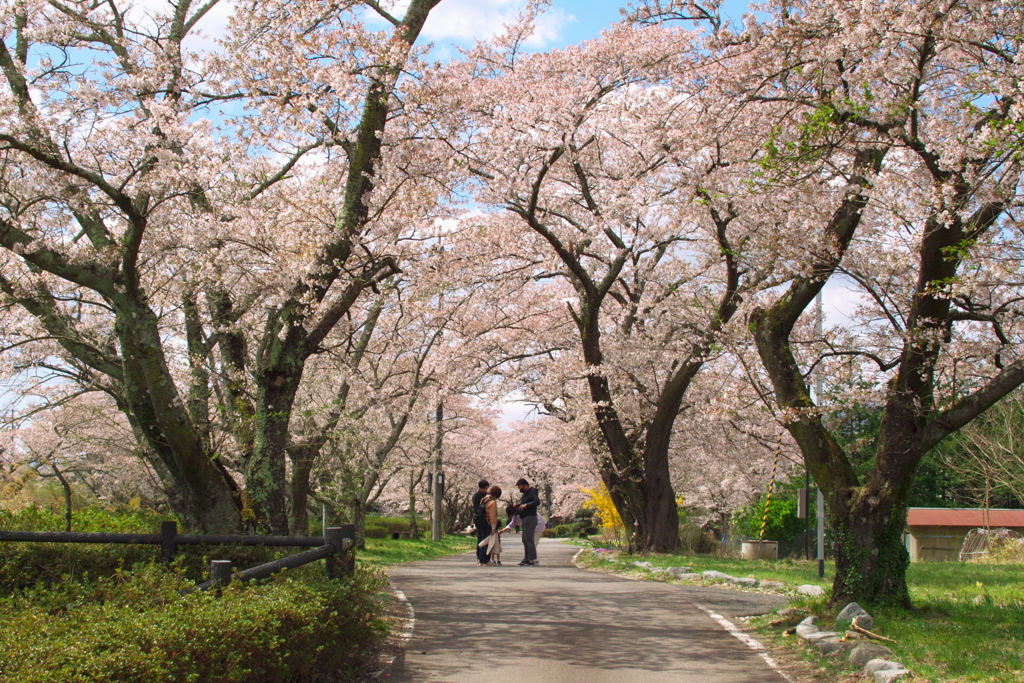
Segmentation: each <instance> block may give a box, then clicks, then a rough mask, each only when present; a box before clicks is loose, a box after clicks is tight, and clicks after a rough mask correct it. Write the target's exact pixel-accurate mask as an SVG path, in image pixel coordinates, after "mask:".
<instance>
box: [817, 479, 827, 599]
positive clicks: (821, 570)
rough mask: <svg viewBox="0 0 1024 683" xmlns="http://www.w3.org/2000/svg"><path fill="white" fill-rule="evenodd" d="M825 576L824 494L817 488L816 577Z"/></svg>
mask: <svg viewBox="0 0 1024 683" xmlns="http://www.w3.org/2000/svg"><path fill="white" fill-rule="evenodd" d="M824 577H825V496H823V495H821V489H818V578H819V579H822V578H824Z"/></svg>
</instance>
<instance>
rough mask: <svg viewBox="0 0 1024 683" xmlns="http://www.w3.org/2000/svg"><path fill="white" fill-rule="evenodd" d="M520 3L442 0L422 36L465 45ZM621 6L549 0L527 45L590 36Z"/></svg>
mask: <svg viewBox="0 0 1024 683" xmlns="http://www.w3.org/2000/svg"><path fill="white" fill-rule="evenodd" d="M396 4H397V3H396ZM523 4H524V2H523V0H442V2H441V3H440V4H439V5H438V6H437V7H436V8H435V9H434V11H433V12H432V13H431V17H430V19H429V20H428V21H427V25H426V26H425V28H424V32H423V37H424V38H425V39H427V40H429V41H433V42H435V43H436V44H437V46H438V48H439V51H441V52H443V51H444V46H445V45H451V44H455V45H460V46H467V45H469V44H471V43H472V41H473V40H474V39H480V38H486V37H488V36H490V35H493V34H494V33H495V32H497V31H499V30H500V29H501V26H502V25H503V24H505V23H507V22H509V21H511V20H512V19H514V18H515V16H516V14H517V13H518V12H519V10H520V9H521V8H522V6H523ZM624 6H625V1H624V0H622V1H620V0H553V2H552V5H551V9H550V10H549V11H548V12H546V13H545V14H544V15H543V16H542V17H541V18H540V19H539V21H538V28H537V33H536V34H535V39H534V41H533V43H534V44H533V45H532V46H531V47H533V48H534V49H538V50H543V49H550V48H557V47H565V46H566V45H573V44H576V43H579V42H581V41H584V40H588V39H590V38H594V37H596V36H597V35H598V34H599V33H600V32H601V31H602V30H603V29H606V28H608V27H609V26H611V25H612V24H613V23H615V22H616V21H619V20H620V19H621V14H620V13H619V10H620V8H622V7H624ZM747 6H748V4H747V3H746V2H744V1H743V0H726V2H725V3H724V5H723V7H724V9H723V14H725V15H726V16H729V17H731V18H734V19H739V18H740V17H741V15H742V14H743V13H744V12H746V11H747Z"/></svg>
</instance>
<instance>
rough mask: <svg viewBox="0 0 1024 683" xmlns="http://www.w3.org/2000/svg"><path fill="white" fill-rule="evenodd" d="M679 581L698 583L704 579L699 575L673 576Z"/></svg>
mask: <svg viewBox="0 0 1024 683" xmlns="http://www.w3.org/2000/svg"><path fill="white" fill-rule="evenodd" d="M672 576H674V577H676V578H677V579H679V580H680V581H700V580H701V579H703V578H704V577H703V576H701V575H700V574H673V575H672Z"/></svg>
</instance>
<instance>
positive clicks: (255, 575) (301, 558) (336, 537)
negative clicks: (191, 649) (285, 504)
mask: <svg viewBox="0 0 1024 683" xmlns="http://www.w3.org/2000/svg"><path fill="white" fill-rule="evenodd" d="M354 539H355V525H353V524H345V525H342V526H340V527H329V528H327V529H325V530H324V535H323V536H242V535H231V534H221V535H216V534H179V533H178V523H177V522H164V523H163V524H161V526H160V533H159V534H107V533H91V532H74V531H0V542H8V543H126V544H136V545H159V546H160V549H161V554H162V555H163V558H164V560H165V561H167V562H170V561H171V560H172V559H173V558H174V555H176V554H177V552H178V546H182V545H208V546H215V545H251V546H255V545H262V546H277V547H292V548H312V549H311V550H306V551H304V552H301V553H296V554H294V555H289V556H288V557H284V558H281V559H279V560H274V561H273V562H267V563H265V564H261V565H258V566H256V567H251V568H249V569H246V570H244V571H241V572H238V573H234V572H233V569H232V566H231V561H230V560H213V561H211V562H210V580H209V581H205V582H203V583H200V584H198V585H196V589H198V590H206V589H208V588H212V587H215V586H221V585H226V584H228V583H230V582H231V581H232V580H235V581H250V580H252V579H264V578H267V577H268V576H271V575H272V574H276V573H277V572H280V571H283V570H285V569H295V568H297V567H301V566H302V565H305V564H309V563H310V562H316V561H317V560H327V575H328V576H330V577H332V578H339V577H341V576H350V575H351V574H352V573H353V572H354V571H355V554H354V552H352V550H353V548H354V546H355V540H354Z"/></svg>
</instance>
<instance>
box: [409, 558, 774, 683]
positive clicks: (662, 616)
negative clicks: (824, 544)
mask: <svg viewBox="0 0 1024 683" xmlns="http://www.w3.org/2000/svg"><path fill="white" fill-rule="evenodd" d="M513 545H514V544H513V543H509V544H508V546H513ZM510 549H511V548H510ZM514 550H517V549H514ZM577 550H579V548H576V547H572V546H566V545H564V544H561V543H558V542H555V541H545V542H544V543H542V544H541V549H540V551H541V554H540V558H541V563H542V564H541V566H540V567H530V568H521V567H515V566H504V567H478V566H476V564H475V561H474V560H473V558H472V555H460V556H456V557H451V558H446V559H444V560H436V561H431V562H422V563H416V564H412V565H406V566H402V567H398V568H395V569H394V570H393V571H392V572H391V574H392V580H393V582H394V583H395V584H396V586H397V587H398V588H399V589H401V590H402V591H404V592H405V594H406V595H407V596H408V598H409V600H410V601H411V603H412V606H413V608H414V610H415V612H416V628H415V630H414V632H413V638H412V640H411V642H410V644H409V647H408V651H407V654H406V655H405V656H404V657H400V658H399V660H398V661H396V666H395V669H394V671H393V674H392V677H391V679H390V680H395V681H409V682H413V681H451V682H455V681H480V680H485V679H490V678H494V680H502V679H504V678H506V677H507V678H508V680H510V681H516V683H522V682H524V681H551V682H552V683H556V682H562V681H652V682H659V683H660V682H661V681H673V682H678V681H693V682H697V681H701V682H708V683H711V682H718V681H722V682H725V681H730V682H733V683H746V682H748V681H749V682H750V683H753V682H755V681H756V682H758V683H761V682H763V681H781V680H782V678H781V677H780V676H779V675H778V674H777V673H775V672H774V671H772V670H771V669H770V668H768V666H767V665H766V664H765V663H764V661H762V660H761V659H760V658H759V657H758V656H757V655H756V654H755V653H754V652H752V651H751V650H750V649H749V648H747V647H746V646H744V645H743V644H742V643H740V642H739V641H737V640H736V639H735V638H733V637H732V636H731V635H729V634H728V633H726V632H725V631H723V630H722V629H721V627H719V626H718V625H717V624H715V623H714V622H713V621H712V620H711V619H710V618H708V617H707V616H706V615H705V614H704V613H703V612H701V611H700V610H699V609H697V608H696V607H695V606H694V603H696V602H699V603H701V604H703V605H706V606H707V607H709V608H710V609H712V610H714V611H716V612H718V613H719V614H723V615H726V616H737V615H749V614H758V613H763V612H765V611H768V610H769V609H771V608H772V607H773V606H776V605H778V604H781V603H782V602H785V600H784V599H781V598H776V597H775V596H765V595H761V594H753V593H743V592H740V591H732V590H723V589H709V588H701V587H693V586H678V585H671V584H661V583H656V582H649V581H630V580H627V579H623V578H620V577H615V576H611V575H606V574H599V573H594V572H587V571H582V570H579V569H576V568H575V567H573V566H571V564H569V559H570V558H571V557H572V555H573V554H574V553H575V552H576V551H577ZM506 556H507V557H508V558H509V559H511V558H513V557H515V559H516V560H518V557H517V556H515V555H514V554H513V553H510V552H508V551H506ZM424 653H425V654H424Z"/></svg>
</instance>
